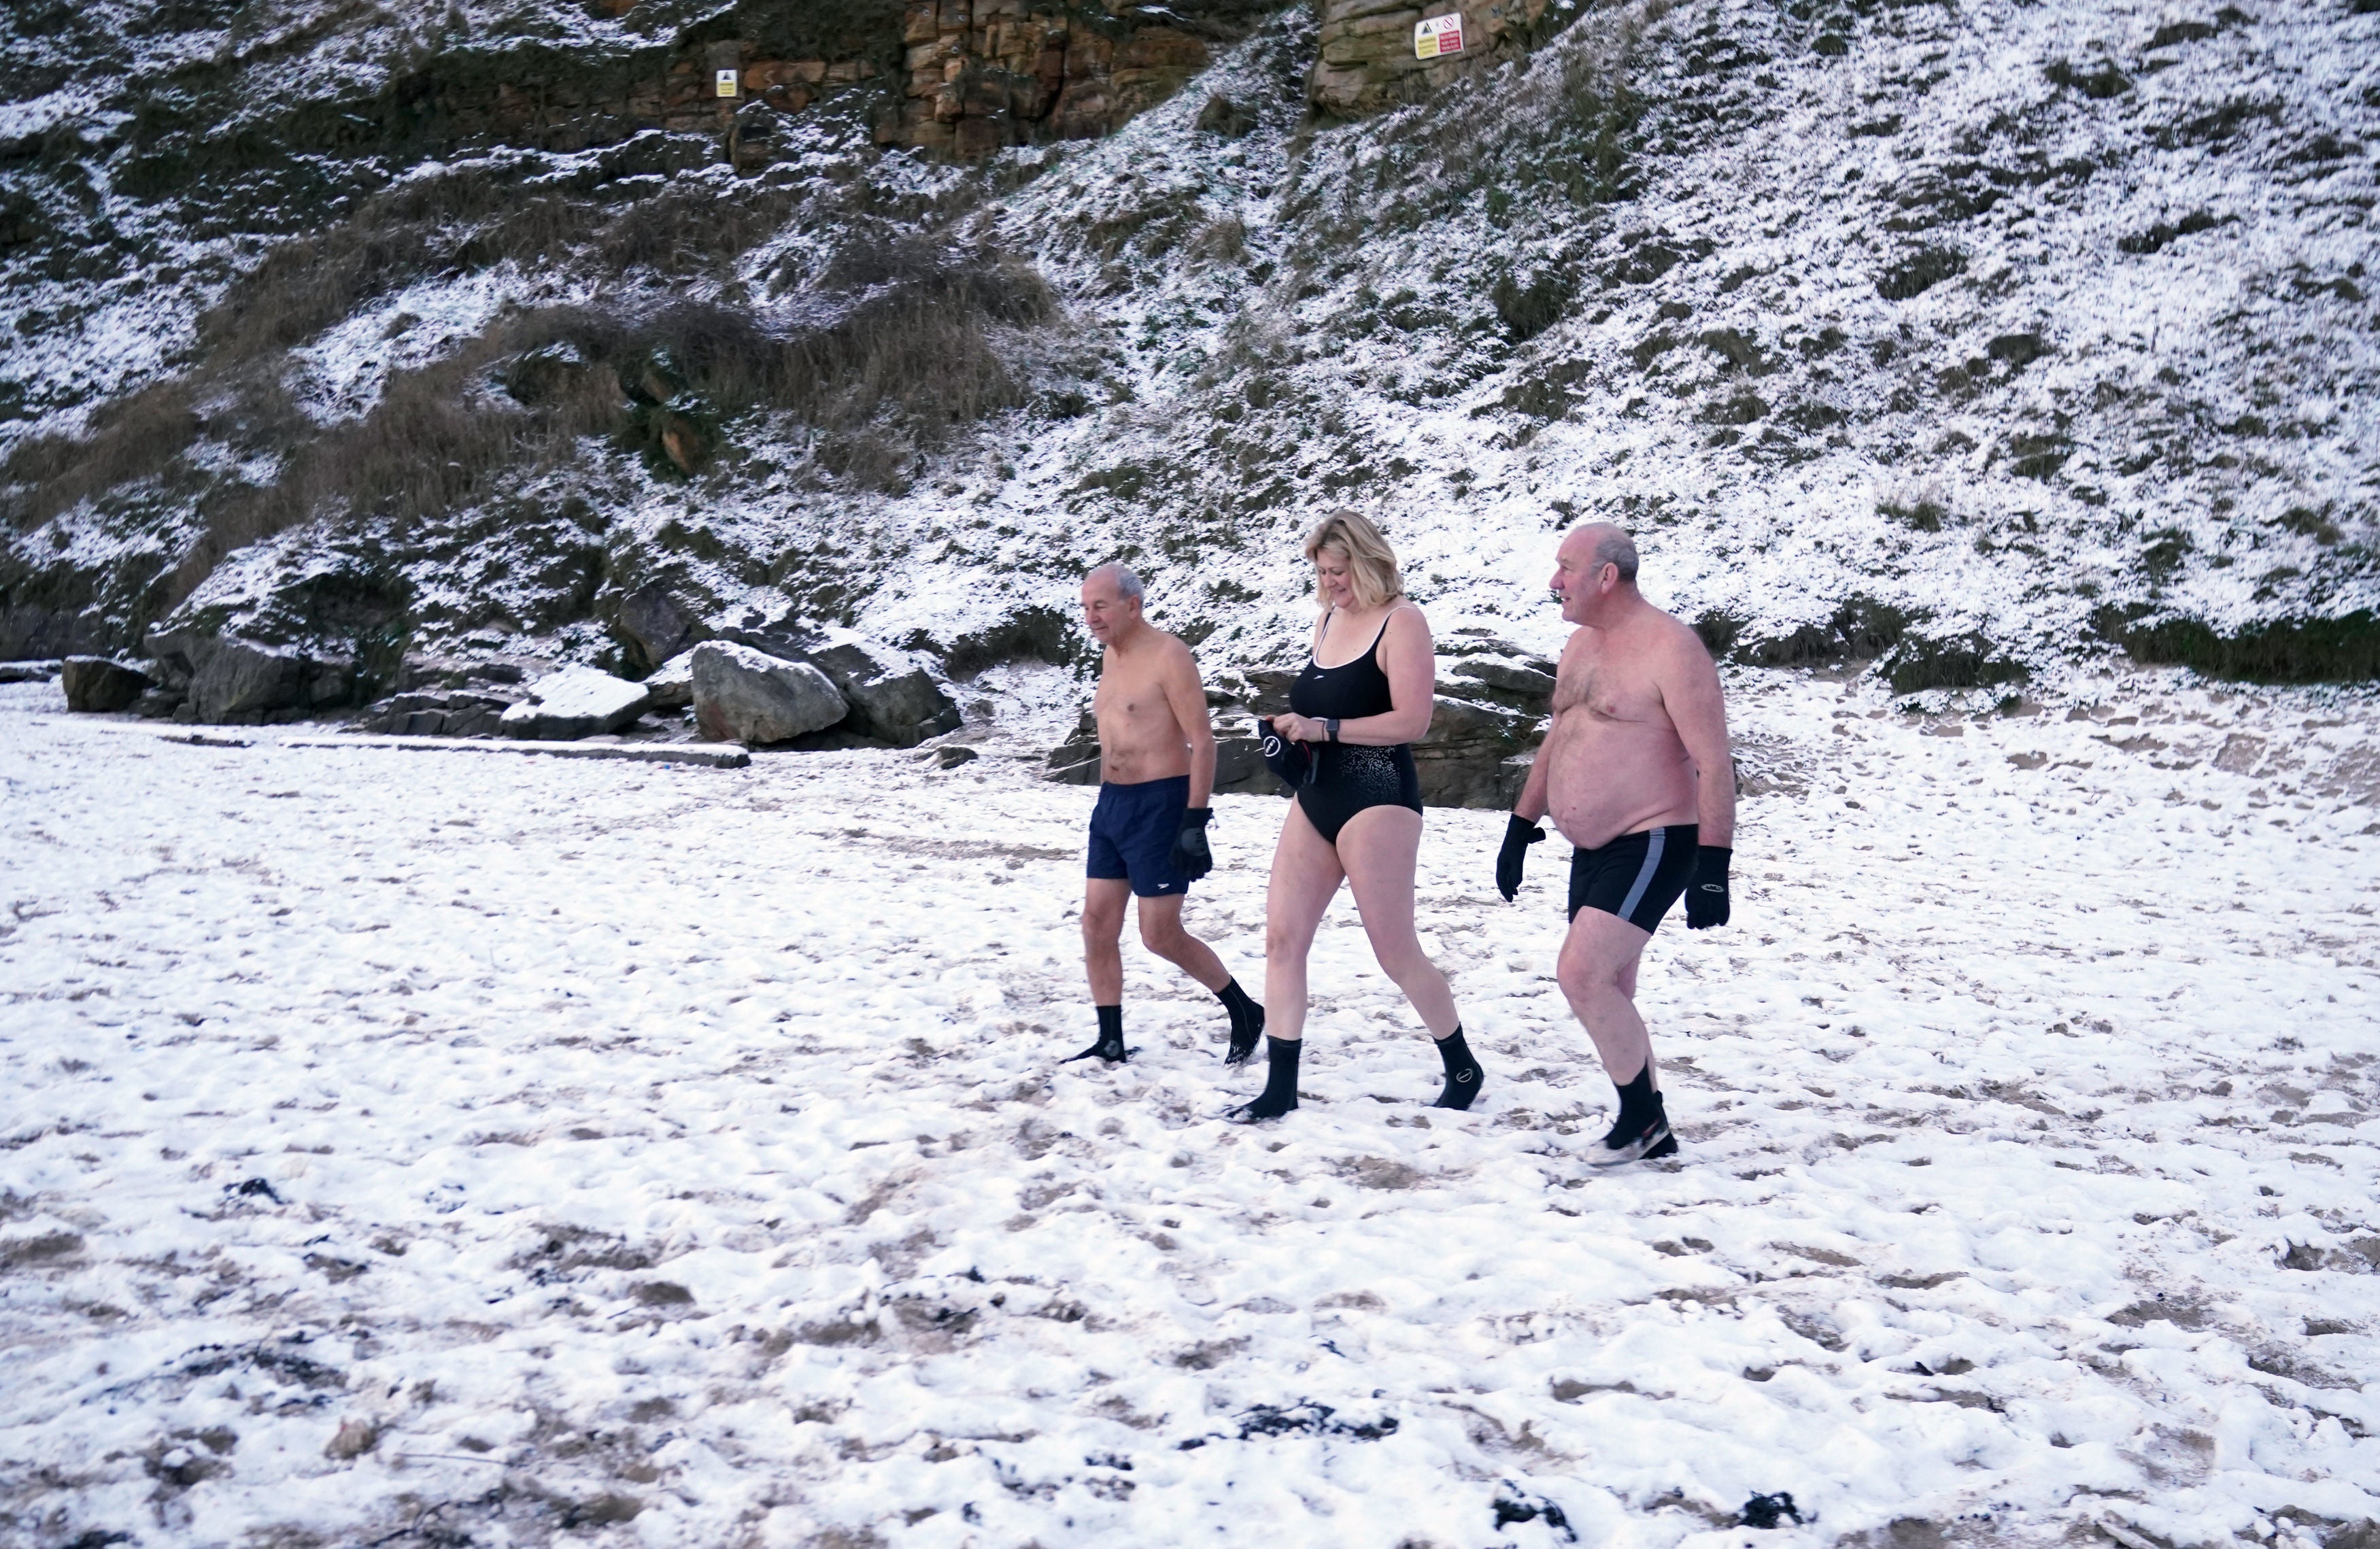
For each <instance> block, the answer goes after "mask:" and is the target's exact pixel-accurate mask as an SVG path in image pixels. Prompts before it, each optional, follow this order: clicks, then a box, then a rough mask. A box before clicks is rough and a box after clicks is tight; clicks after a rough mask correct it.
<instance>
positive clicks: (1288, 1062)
mask: <svg viewBox="0 0 2380 1549" xmlns="http://www.w3.org/2000/svg"><path fill="white" fill-rule="evenodd" d="M1304 1048H1305V1041H1304V1040H1303V1039H1296V1040H1292V1041H1289V1042H1283V1041H1282V1040H1281V1039H1279V1038H1267V1039H1266V1040H1265V1065H1266V1071H1265V1089H1264V1091H1263V1092H1261V1093H1260V1094H1258V1095H1257V1100H1256V1101H1255V1102H1253V1103H1248V1104H1245V1105H1243V1106H1242V1107H1235V1108H1233V1110H1232V1111H1231V1112H1230V1113H1229V1114H1228V1115H1226V1117H1227V1118H1229V1119H1231V1120H1232V1121H1233V1123H1235V1124H1253V1123H1255V1122H1256V1121H1257V1119H1279V1118H1280V1117H1281V1115H1282V1114H1284V1113H1288V1112H1290V1111H1291V1110H1292V1109H1293V1108H1295V1107H1297V1056H1298V1053H1299V1051H1300V1050H1302V1049H1304Z"/></svg>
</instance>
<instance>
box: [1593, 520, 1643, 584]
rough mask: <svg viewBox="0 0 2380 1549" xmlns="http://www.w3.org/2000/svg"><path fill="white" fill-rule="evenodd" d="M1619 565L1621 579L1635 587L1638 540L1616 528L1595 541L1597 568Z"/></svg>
mask: <svg viewBox="0 0 2380 1549" xmlns="http://www.w3.org/2000/svg"><path fill="white" fill-rule="evenodd" d="M1607 564H1609V565H1617V566H1618V567H1619V569H1620V578H1621V580H1623V581H1626V582H1628V583H1629V584H1630V585H1631V586H1633V585H1634V584H1635V581H1636V540H1635V539H1633V538H1631V537H1629V536H1628V535H1627V534H1626V533H1624V532H1621V530H1620V529H1619V528H1617V527H1614V528H1612V529H1611V530H1610V531H1609V532H1607V533H1605V534H1604V535H1603V536H1602V537H1601V538H1598V539H1596V540H1595V568H1596V569H1597V570H1601V569H1602V568H1603V567H1604V566H1605V565H1607Z"/></svg>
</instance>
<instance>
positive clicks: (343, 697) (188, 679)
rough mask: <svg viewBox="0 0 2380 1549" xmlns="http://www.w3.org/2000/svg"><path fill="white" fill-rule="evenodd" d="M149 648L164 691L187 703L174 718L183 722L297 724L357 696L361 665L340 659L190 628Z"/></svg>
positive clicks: (152, 640) (154, 638)
mask: <svg viewBox="0 0 2380 1549" xmlns="http://www.w3.org/2000/svg"><path fill="white" fill-rule="evenodd" d="M148 645H149V653H150V654H151V655H152V656H153V657H155V658H156V659H157V663H158V666H159V669H160V670H161V672H163V674H164V680H165V681H164V685H163V686H164V687H166V688H168V689H174V690H178V691H180V692H181V693H182V694H183V695H184V696H185V697H184V699H183V702H182V704H181V706H180V707H179V708H178V709H177V710H176V717H177V718H178V719H182V720H197V721H203V722H205V723H207V724H208V725H212V726H261V725H263V724H264V723H266V722H267V721H284V720H299V719H301V718H303V717H305V716H307V715H309V714H310V713H313V712H315V711H318V710H322V709H327V708H331V707H333V706H335V705H342V704H345V703H346V702H347V701H348V699H349V698H350V697H351V696H353V694H354V692H355V681H356V672H355V663H354V662H353V661H351V660H346V659H345V658H341V657H316V656H311V655H309V654H308V653H306V652H304V651H299V650H295V649H292V648H290V647H285V646H269V645H265V644H263V643H262V642H261V641H256V640H245V639H241V638H240V637H239V636H237V635H208V634H202V633H200V631H197V630H191V629H180V630H167V631H159V632H156V633H153V634H152V635H150V636H149V642H148Z"/></svg>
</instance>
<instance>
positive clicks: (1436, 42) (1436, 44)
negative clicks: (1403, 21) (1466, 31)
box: [1414, 12, 1463, 59]
mask: <svg viewBox="0 0 2380 1549" xmlns="http://www.w3.org/2000/svg"><path fill="white" fill-rule="evenodd" d="M1462 52H1463V17H1462V13H1460V12H1457V13H1455V14H1454V15H1451V16H1434V17H1429V18H1425V19H1424V20H1421V21H1417V22H1415V24H1414V57H1415V58H1416V59H1442V58H1444V57H1446V56H1447V55H1448V54H1460V53H1462Z"/></svg>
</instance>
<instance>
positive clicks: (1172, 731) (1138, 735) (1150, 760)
mask: <svg viewBox="0 0 2380 1549" xmlns="http://www.w3.org/2000/svg"><path fill="white" fill-rule="evenodd" d="M1097 709H1098V713H1099V778H1100V779H1101V780H1103V781H1106V782H1107V783H1109V784H1111V785H1138V784H1140V783H1141V782H1142V781H1151V780H1171V779H1172V777H1174V776H1175V775H1185V774H1188V773H1189V772H1190V743H1189V739H1188V738H1186V737H1184V735H1183V734H1182V727H1181V725H1180V724H1179V723H1178V722H1176V721H1175V720H1174V719H1173V707H1172V706H1171V705H1169V704H1167V703H1166V700H1165V692H1164V690H1163V689H1161V688H1160V687H1159V686H1158V684H1155V683H1153V682H1152V683H1147V684H1121V683H1102V684H1100V685H1099V699H1098V703H1097Z"/></svg>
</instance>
